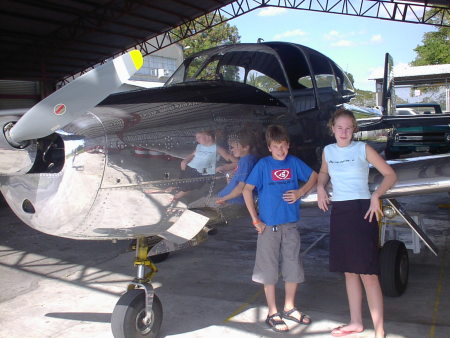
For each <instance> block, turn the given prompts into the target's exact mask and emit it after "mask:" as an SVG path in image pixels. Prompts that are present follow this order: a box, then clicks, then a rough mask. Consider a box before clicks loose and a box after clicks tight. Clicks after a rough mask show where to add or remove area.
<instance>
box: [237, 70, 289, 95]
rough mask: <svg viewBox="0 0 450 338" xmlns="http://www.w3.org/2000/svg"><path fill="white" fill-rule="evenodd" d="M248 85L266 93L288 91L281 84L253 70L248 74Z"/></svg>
mask: <svg viewBox="0 0 450 338" xmlns="http://www.w3.org/2000/svg"><path fill="white" fill-rule="evenodd" d="M246 83H247V84H249V85H251V86H253V87H256V88H258V89H260V90H262V91H264V92H266V93H271V92H274V91H287V90H288V89H287V88H286V87H284V86H283V85H282V84H281V83H279V82H277V81H276V80H274V79H272V78H271V77H269V76H267V75H265V74H263V73H260V72H258V71H257V70H253V69H252V70H250V71H249V72H248V74H247V81H246Z"/></svg>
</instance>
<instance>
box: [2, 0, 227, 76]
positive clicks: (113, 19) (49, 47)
mask: <svg viewBox="0 0 450 338" xmlns="http://www.w3.org/2000/svg"><path fill="white" fill-rule="evenodd" d="M233 1H234V0H196V1H190V0H152V1H146V0H69V1H60V0H39V1H36V0H2V1H1V5H0V32H1V33H0V46H1V53H0V64H1V65H2V67H1V69H0V79H11V80H13V79H15V80H20V79H26V80H50V81H55V80H60V79H62V78H64V77H65V76H67V75H72V74H76V73H78V72H80V71H83V70H85V69H86V68H88V67H91V66H93V65H95V64H97V63H99V62H101V61H103V60H105V59H107V58H109V57H112V56H114V55H117V54H119V53H121V52H122V51H125V50H127V49H129V48H132V47H133V46H136V45H137V44H139V43H141V42H143V41H146V40H148V39H150V38H153V37H156V36H158V35H159V34H161V33H163V32H166V31H168V30H170V29H172V28H174V27H177V26H179V25H181V24H182V23H184V22H187V21H190V20H192V19H194V18H197V17H199V16H201V15H204V14H206V13H209V12H211V11H213V10H215V9H218V8H220V7H223V6H225V5H227V4H228V3H230V2H233Z"/></svg>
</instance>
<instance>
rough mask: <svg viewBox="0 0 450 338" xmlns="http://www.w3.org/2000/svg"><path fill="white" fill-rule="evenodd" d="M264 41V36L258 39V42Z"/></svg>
mask: <svg viewBox="0 0 450 338" xmlns="http://www.w3.org/2000/svg"><path fill="white" fill-rule="evenodd" d="M263 41H264V39H263V38H258V40H257V41H256V42H257V43H261V42H263Z"/></svg>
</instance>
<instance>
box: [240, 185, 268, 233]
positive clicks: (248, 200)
mask: <svg viewBox="0 0 450 338" xmlns="http://www.w3.org/2000/svg"><path fill="white" fill-rule="evenodd" d="M253 189H255V186H254V185H251V184H248V183H247V184H246V185H245V186H244V190H242V196H244V201H245V206H246V207H247V210H248V212H249V213H250V217H251V218H252V222H253V226H254V227H255V228H256V230H257V231H258V232H259V233H262V232H263V231H264V228H265V227H266V225H265V224H264V223H263V222H261V220H260V219H259V216H258V213H257V212H256V207H255V201H254V200H253Z"/></svg>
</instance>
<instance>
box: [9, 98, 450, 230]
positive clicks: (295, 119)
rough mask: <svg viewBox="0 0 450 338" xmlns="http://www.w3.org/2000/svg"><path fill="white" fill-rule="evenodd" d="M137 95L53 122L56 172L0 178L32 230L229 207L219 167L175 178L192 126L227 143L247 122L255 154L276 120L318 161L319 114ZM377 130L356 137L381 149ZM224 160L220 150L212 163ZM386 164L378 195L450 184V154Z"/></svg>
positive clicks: (131, 222)
mask: <svg viewBox="0 0 450 338" xmlns="http://www.w3.org/2000/svg"><path fill="white" fill-rule="evenodd" d="M161 93H162V91H161ZM142 94H143V93H141V95H142ZM216 94H217V93H216ZM143 97H145V96H143ZM266 99H267V98H261V100H262V101H264V100H266ZM135 101H136V100H134V102H133V103H132V104H127V103H126V100H125V102H124V100H122V99H121V100H118V101H117V100H115V99H112V100H111V101H110V102H109V103H108V102H107V103H105V104H102V105H100V106H98V107H96V108H95V109H93V110H92V111H91V112H89V113H87V114H86V115H84V116H83V117H81V118H79V119H77V120H76V121H74V122H73V123H72V124H70V125H68V126H66V127H65V128H64V130H60V131H58V133H57V134H58V135H59V137H60V139H61V140H62V143H61V144H63V149H60V151H63V153H64V156H63V158H61V159H59V161H63V163H62V165H61V169H60V170H59V171H57V172H52V170H41V172H31V173H28V174H25V175H11V176H3V177H1V187H2V188H1V189H2V193H3V195H4V197H5V198H6V200H7V201H8V203H9V205H10V206H11V208H12V209H13V211H14V212H15V213H16V214H17V215H18V216H19V217H20V218H21V219H22V220H23V221H24V222H25V223H27V224H28V225H30V226H31V227H33V228H35V229H37V230H39V231H42V232H45V233H48V234H52V235H56V236H62V237H68V238H77V239H125V238H134V237H138V236H151V235H160V234H163V233H164V232H167V231H169V229H170V228H171V227H173V226H174V225H176V224H177V221H179V220H180V218H181V216H182V215H183V214H184V213H185V212H187V210H188V209H189V208H191V209H192V208H193V206H195V210H194V211H196V212H195V213H191V214H190V217H189V219H191V220H194V223H196V222H197V221H198V222H197V223H198V224H202V225H203V224H204V223H205V222H206V220H205V218H204V217H203V218H202V216H200V215H199V213H200V214H201V209H202V208H204V209H205V210H206V209H208V210H209V211H211V210H214V211H215V212H216V214H217V217H219V218H221V217H222V218H223V217H230V216H233V214H234V212H233V213H232V214H231V215H230V213H227V212H226V211H227V210H226V209H227V207H222V206H220V207H219V206H218V205H215V204H214V198H215V196H216V195H217V192H218V191H220V190H221V189H222V188H223V187H224V186H225V185H226V184H227V179H226V175H225V174H223V173H216V174H215V175H205V176H200V177H195V178H182V179H180V162H181V160H182V159H183V158H185V157H186V156H187V155H189V154H191V153H192V152H194V150H195V148H196V141H195V135H196V133H198V132H200V131H203V130H213V131H214V133H215V135H216V143H217V145H219V146H222V147H224V148H225V149H228V142H227V140H228V139H229V137H230V136H231V135H233V134H235V133H236V132H237V131H238V130H241V129H243V128H244V129H248V130H251V131H252V132H253V133H255V135H259V136H260V140H259V142H260V144H261V145H262V147H260V149H262V153H261V154H260V155H265V154H263V152H264V150H265V146H264V140H263V136H262V132H263V130H264V128H265V127H266V126H267V125H268V124H271V123H280V124H283V125H285V126H286V127H287V128H288V130H290V133H291V135H292V140H291V151H292V152H293V153H294V154H296V155H298V156H300V157H302V158H304V159H305V160H306V161H307V162H308V164H310V165H311V166H312V167H313V168H315V169H316V170H317V168H318V165H319V158H320V154H321V149H322V147H323V145H324V144H325V143H326V142H328V141H329V138H323V139H317V138H316V139H315V140H314V142H311V141H310V139H311V138H310V137H306V136H308V135H314V134H316V135H317V134H319V133H321V132H323V131H324V128H325V127H324V124H325V121H317V119H316V123H315V124H314V125H312V124H311V122H310V121H311V120H312V119H313V118H314V114H315V112H311V113H310V114H311V116H308V114H304V115H303V116H302V117H299V116H295V115H292V114H290V113H289V111H288V110H287V109H286V107H284V106H283V105H282V104H280V103H279V102H276V101H273V102H270V101H264V102H262V103H261V102H256V101H255V102H247V103H234V104H230V103H217V102H199V101H196V102H193V101H190V102H189V101H186V102H167V101H166V102H159V101H157V100H148V99H144V100H142V102H138V103H136V102H135ZM330 107H331V106H330ZM306 130H307V132H304V131H306ZM378 133H380V132H378ZM380 135H381V136H380ZM357 136H358V135H357ZM378 136H380V137H375V138H373V135H369V134H367V133H366V134H364V135H363V134H360V135H359V138H360V139H362V140H365V141H369V142H370V141H371V140H372V141H373V140H374V139H375V140H377V143H376V144H373V145H374V147H378V148H382V144H383V137H382V134H379V135H378ZM371 137H372V139H370V138H371ZM325 140H326V141H325ZM50 148H51V147H50ZM56 161H58V159H57V160H56ZM56 161H55V162H56ZM223 163H224V160H223V159H218V161H217V163H216V165H217V166H219V165H221V164H223ZM391 164H392V165H393V167H394V169H395V170H396V172H397V175H398V177H399V179H398V182H397V184H396V186H395V187H393V188H392V189H391V190H390V191H388V193H386V196H389V197H394V196H402V195H410V194H421V193H427V192H436V191H448V190H450V157H449V156H446V155H443V156H435V157H431V158H430V157H426V158H416V159H411V160H406V159H405V160H398V161H393V162H391ZM55 165H57V163H56V164H55ZM49 167H52V166H49ZM381 179H382V177H381V176H380V174H378V173H377V172H376V170H372V171H371V176H370V184H371V189H372V190H373V189H375V188H376V186H377V185H378V184H379V183H380V181H381ZM186 183H191V184H192V183H193V184H194V185H196V187H195V189H192V192H191V193H190V194H189V196H187V197H186V198H184V199H180V200H174V199H173V197H174V195H175V193H176V191H178V190H180V189H182V187H183V184H186ZM303 202H304V204H305V205H315V203H316V195H315V194H314V193H311V194H310V195H309V196H306V197H305V198H304V199H303ZM30 205H31V206H32V207H31V208H30ZM224 215H226V216H224ZM208 217H211V213H209V214H208ZM186 219H187V218H186V217H184V218H183V219H182V220H183V222H186ZM178 225H179V224H178Z"/></svg>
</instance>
